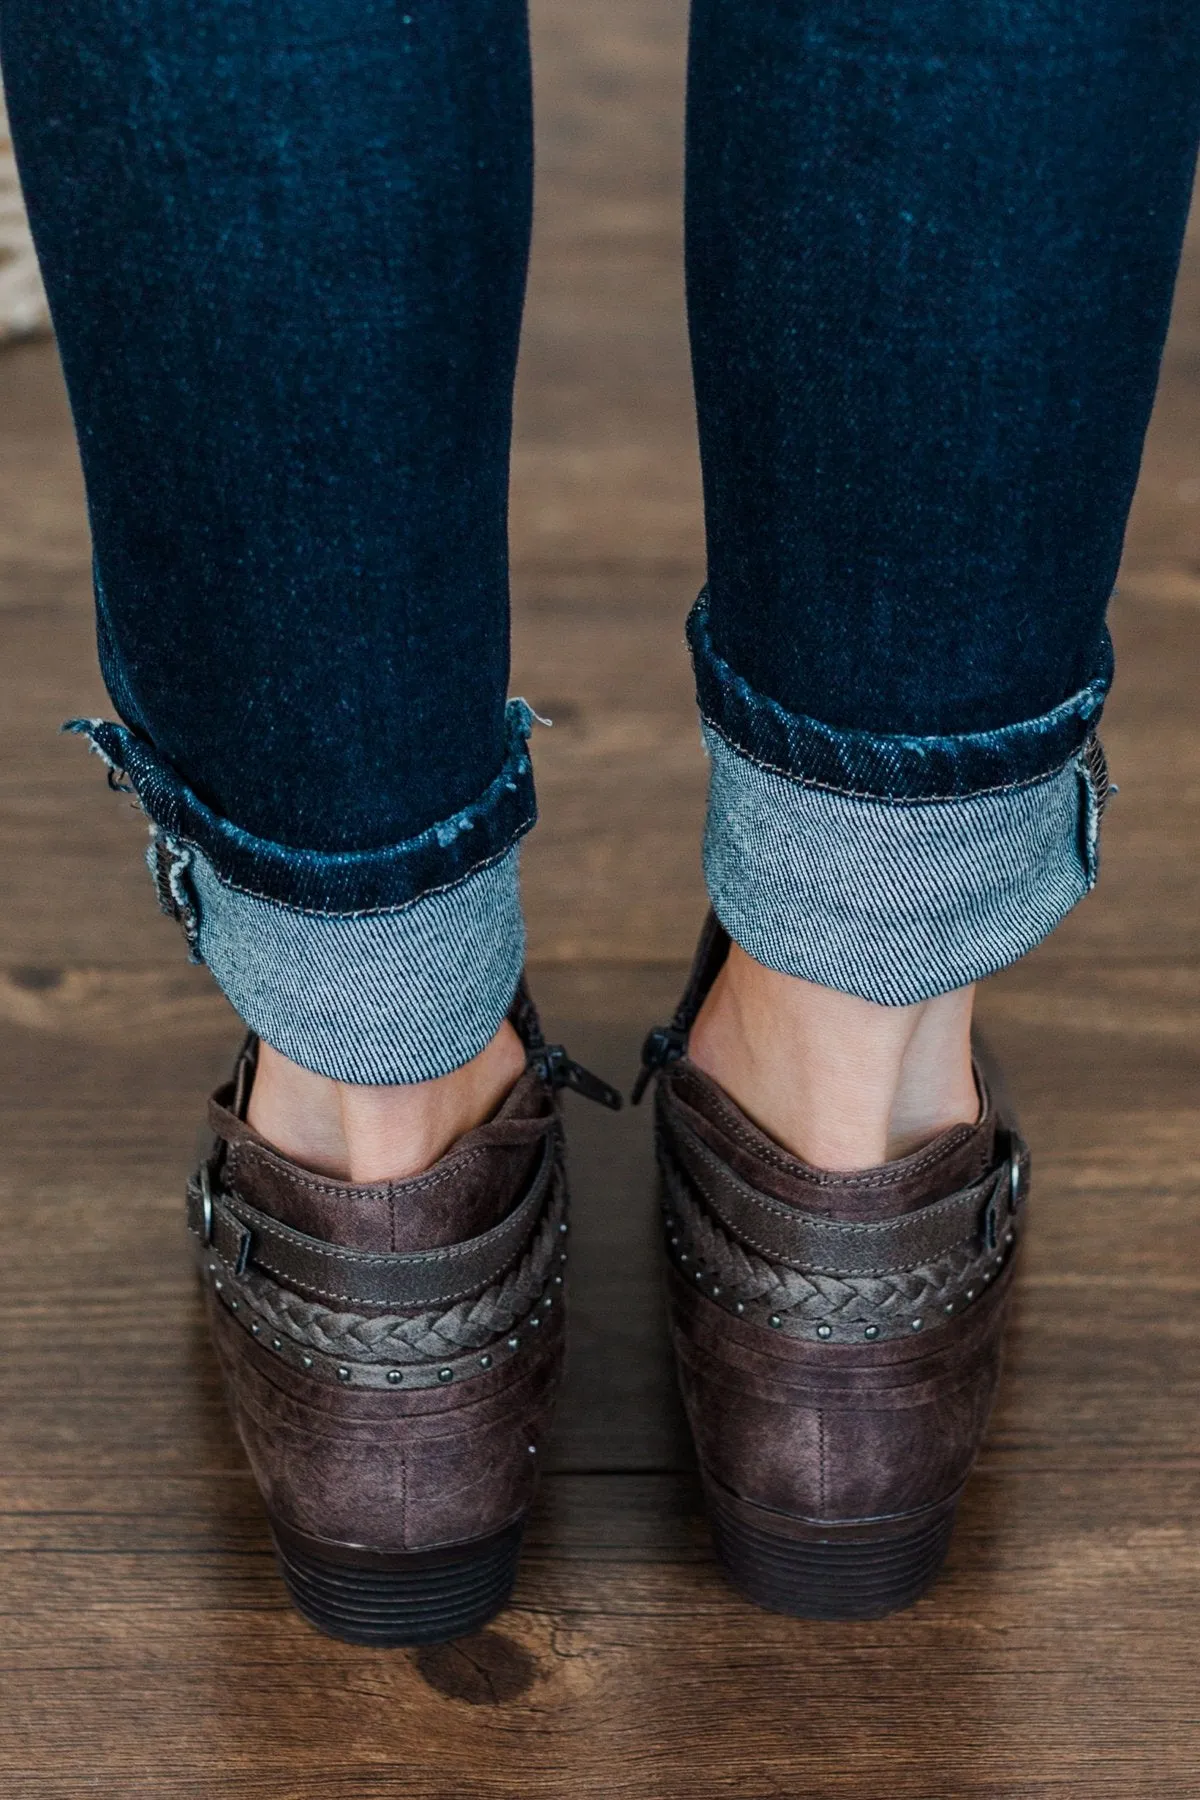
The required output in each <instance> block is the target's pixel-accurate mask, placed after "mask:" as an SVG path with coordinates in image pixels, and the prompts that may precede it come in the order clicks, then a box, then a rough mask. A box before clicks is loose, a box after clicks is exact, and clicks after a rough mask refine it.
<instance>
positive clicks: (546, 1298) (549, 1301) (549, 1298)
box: [542, 1294, 554, 1311]
mask: <svg viewBox="0 0 1200 1800" xmlns="http://www.w3.org/2000/svg"><path fill="white" fill-rule="evenodd" d="M553 1305H554V1295H553V1294H543V1295H542V1309H543V1311H544V1310H545V1308H546V1307H548V1306H553Z"/></svg>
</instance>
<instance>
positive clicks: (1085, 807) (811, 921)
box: [704, 722, 1108, 1006]
mask: <svg viewBox="0 0 1200 1800" xmlns="http://www.w3.org/2000/svg"><path fill="white" fill-rule="evenodd" d="M704 738H705V743H706V745H707V748H708V752H709V757H710V759H711V777H710V789H709V807H708V824H707V829H706V832H705V840H704V872H705V878H706V880H707V883H708V890H709V894H710V896H711V898H712V903H713V909H714V911H715V912H716V914H717V917H718V918H719V919H720V921H721V923H722V925H724V927H725V929H726V930H727V931H728V932H729V934H730V936H731V937H732V938H733V939H734V940H735V942H737V943H739V944H740V945H741V946H742V948H743V949H744V950H746V951H747V952H748V953H749V954H750V955H751V956H753V957H754V958H755V959H756V960H757V961H758V962H761V963H765V964H766V965H767V966H768V967H769V968H773V969H780V970H782V971H783V972H784V973H785V974H788V975H803V976H805V977H806V978H807V979H808V980H809V981H816V982H820V983H821V985H822V986H823V987H831V988H839V989H841V990H842V992H844V993H849V994H858V995H860V996H861V997H862V998H863V999H866V1000H875V1001H878V1002H880V1003H881V1004H883V1005H886V1006H899V1005H903V1004H905V1003H908V1002H912V1001H917V1000H927V999H929V998H930V997H931V996H933V995H934V994H942V993H947V992H949V991H950V990H951V989H952V988H956V987H964V986H965V985H966V984H967V983H968V982H972V981H976V980H978V979H979V978H980V977H982V976H984V975H989V974H991V973H992V972H993V971H995V970H996V969H1000V968H1003V967H1004V966H1005V965H1006V964H1008V963H1011V962H1014V961H1015V960H1016V959H1017V958H1018V957H1019V956H1023V955H1024V954H1025V952H1026V951H1028V950H1031V949H1032V948H1033V947H1034V945H1035V944H1037V943H1039V942H1040V941H1041V939H1042V938H1043V937H1045V936H1046V934H1047V933H1048V932H1050V931H1052V930H1053V928H1054V926H1055V925H1057V924H1058V922H1059V920H1060V919H1062V918H1063V916H1064V915H1065V914H1066V913H1067V912H1069V911H1070V909H1071V907H1073V906H1074V905H1075V904H1076V903H1077V902H1078V901H1079V900H1081V899H1082V898H1083V896H1084V895H1085V894H1086V893H1087V892H1088V890H1089V889H1090V888H1091V887H1092V886H1093V884H1094V883H1095V880H1096V874H1097V867H1098V857H1099V820H1100V814H1101V811H1102V810H1103V806H1104V802H1105V799H1106V797H1107V793H1108V782H1107V773H1106V771H1105V768H1104V762H1103V757H1102V755H1101V753H1100V750H1099V745H1098V743H1097V741H1096V739H1095V738H1094V737H1092V738H1090V739H1089V740H1088V741H1087V742H1086V743H1085V744H1084V745H1083V746H1082V747H1081V748H1080V749H1079V750H1078V751H1076V752H1075V753H1074V754H1073V755H1072V756H1070V757H1069V759H1068V760H1067V761H1066V762H1065V763H1063V764H1062V765H1061V766H1060V767H1059V768H1057V769H1055V770H1053V771H1052V772H1050V773H1049V774H1047V775H1045V776H1043V777H1041V778H1039V779H1034V780H1030V781H1027V782H1024V783H1019V784H1016V785H1012V786H1008V787H1003V788H999V789H994V790H991V791H987V792H982V793H975V794H966V795H960V796H956V797H954V798H952V799H925V800H913V799H897V798H894V797H889V798H876V797H873V796H867V795H858V794H850V793H846V792H843V791H839V790H837V789H831V788H828V787H822V786H818V785H816V784H813V783H809V782H805V781H803V780H799V779H797V778H796V777H794V776H791V775H787V774H784V773H782V772H780V771H779V770H777V769H772V768H769V767H767V766H765V765H764V764H762V763H760V762H757V761H756V760H754V759H753V758H752V757H751V756H749V755H747V754H746V753H745V752H744V751H742V750H740V749H735V748H734V747H733V745H731V744H730V743H729V742H728V740H727V739H726V738H725V737H723V736H722V734H721V733H720V732H719V731H718V730H716V729H715V727H714V726H713V725H712V724H711V723H709V722H706V723H705V725H704Z"/></svg>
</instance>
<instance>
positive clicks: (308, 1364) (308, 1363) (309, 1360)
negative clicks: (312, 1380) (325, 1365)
mask: <svg viewBox="0 0 1200 1800" xmlns="http://www.w3.org/2000/svg"><path fill="white" fill-rule="evenodd" d="M301 1360H302V1361H303V1363H304V1366H305V1368H306V1369H311V1368H312V1365H313V1359H312V1357H311V1356H305V1357H303V1358H302V1359H301Z"/></svg>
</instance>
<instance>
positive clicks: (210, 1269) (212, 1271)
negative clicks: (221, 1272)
mask: <svg viewBox="0 0 1200 1800" xmlns="http://www.w3.org/2000/svg"><path fill="white" fill-rule="evenodd" d="M208 1272H209V1274H210V1275H215V1274H216V1272H217V1265H216V1263H209V1265H208Z"/></svg>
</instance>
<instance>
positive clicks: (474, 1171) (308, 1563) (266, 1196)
mask: <svg viewBox="0 0 1200 1800" xmlns="http://www.w3.org/2000/svg"><path fill="white" fill-rule="evenodd" d="M510 1017H511V1019H512V1023H513V1024H514V1026H515V1028H516V1029H517V1031H518V1033H519V1034H520V1036H521V1038H522V1040H523V1042H524V1044H525V1048H526V1053H527V1066H526V1070H525V1073H524V1074H523V1075H522V1077H521V1079H520V1080H519V1081H518V1082H517V1084H516V1086H515V1087H514V1088H513V1090H512V1092H511V1093H510V1094H509V1096H508V1098H507V1099H506V1100H505V1102H504V1104H503V1105H502V1106H501V1107H500V1109H499V1111H498V1112H497V1113H496V1115H495V1116H494V1117H493V1118H492V1119H490V1120H489V1121H488V1122H487V1123H486V1124H484V1125H480V1126H479V1127H478V1128H477V1129H476V1130H474V1131H470V1132H468V1133H467V1134H466V1135H465V1136H464V1137H462V1138H460V1139H459V1140H458V1141H457V1143H455V1144H454V1145H453V1146H452V1148H451V1149H450V1150H449V1151H447V1153H446V1155H445V1156H443V1157H442V1158H441V1160H440V1161H439V1162H437V1163H436V1164H435V1165H434V1166H433V1167H432V1168H431V1169H428V1170H427V1171H425V1172H424V1173H423V1174H421V1175H415V1176H412V1177H410V1178H408V1179H406V1180H403V1181H393V1182H382V1183H374V1184H371V1185H369V1186H359V1185H353V1184H351V1183H349V1182H345V1181H334V1180H330V1179H328V1178H327V1177H325V1176H319V1175H314V1174H313V1173H311V1172H310V1171H309V1170H306V1169H303V1168H299V1167H297V1165H296V1164H294V1163H292V1162H289V1161H288V1160H287V1159H286V1158H285V1157H283V1156H281V1155H279V1153H278V1152H277V1151H275V1150H273V1149H272V1148H271V1147H270V1145H268V1144H267V1143H265V1142H264V1141H263V1139H262V1138H260V1137H259V1136H258V1135H257V1134H256V1133H255V1132H254V1131H252V1130H251V1128H250V1127H249V1126H248V1125H247V1124H246V1122H245V1115H246V1107H247V1102H248V1100H249V1095H250V1088H251V1085H252V1083H253V1079H254V1069H255V1060H256V1054H257V1043H256V1041H255V1040H254V1039H250V1040H249V1041H248V1043H247V1045H246V1046H245V1048H244V1049H243V1052H242V1054H241V1057H240V1058H239V1061H238V1065H237V1069H236V1072H235V1075H234V1079H233V1080H232V1081H231V1082H230V1083H229V1084H228V1086H226V1087H225V1088H222V1089H221V1090H219V1091H218V1093H217V1094H216V1095H215V1096H214V1098H213V1100H212V1101H211V1103H210V1108H209V1117H210V1122H211V1125H212V1129H213V1131H214V1132H215V1134H216V1138H215V1143H214V1146H213V1150H212V1154H211V1155H210V1156H209V1157H208V1158H207V1160H206V1161H205V1162H204V1163H203V1164H202V1165H201V1167H200V1169H199V1170H198V1171H197V1173H196V1175H195V1177H194V1178H193V1180H192V1182H191V1183H190V1184H189V1188H188V1224H189V1227H190V1229H191V1232H192V1234H193V1236H194V1238H195V1240H196V1246H197V1252H198V1256H199V1263H200V1269H201V1273H202V1277H203V1280H204V1284H205V1287H206V1289H207V1296H208V1308H209V1317H210V1321H211V1326H212V1333H213V1338H214V1341H215V1344H216V1348H217V1352H218V1355H219V1358H220V1363H221V1369H222V1373H223V1376H224V1382H225V1391H226V1395H227V1398H228V1401H229V1405H230V1409H231V1411H232V1413H233V1417H234V1419H235V1421H236V1424H237V1428H238V1432H239V1434H240V1436H241V1439H242V1443H243V1444H244V1445H245V1448H246V1454H247V1456H248V1457H249V1459H250V1465H251V1468H252V1469H253V1471H254V1475H255V1478H256V1480H257V1482H258V1485H259V1488H260V1489H261V1491H262V1495H263V1499H264V1501H265V1503H266V1509H267V1516H268V1519H269V1522H270V1528H271V1534H272V1538H273V1540H274V1544H275V1549H276V1552H277V1556H278V1560H279V1566H280V1569H281V1571H282V1574H283V1578H284V1580H285V1582H286V1583H287V1585H288V1588H289V1589H290V1591H291V1595H292V1598H293V1600H294V1601H295V1603H296V1605H297V1607H298V1608H299V1610H300V1611H301V1612H302V1613H303V1614H304V1615H305V1617H306V1618H308V1619H309V1620H310V1621H311V1622H312V1623H313V1624H314V1625H317V1626H319V1627H320V1628H321V1629H322V1630H325V1631H328V1632H331V1633H332V1634H334V1635H335V1636H337V1637H341V1638H347V1639H349V1640H351V1641H352V1642H359V1643H372V1644H419V1643H430V1642H439V1641H443V1640H445V1639H448V1638H452V1637H457V1636H459V1635H461V1634H462V1633H464V1632H469V1631H474V1630H476V1629H477V1628H478V1627H479V1626H480V1625H482V1624H483V1623H484V1622H485V1621H486V1620H487V1619H489V1618H490V1617H491V1616H492V1615H493V1614H494V1613H495V1612H497V1611H498V1610H499V1609H500V1607H502V1606H503V1605H504V1603H505V1601H506V1600H507V1598H508V1596H509V1593H510V1591H511V1589H512V1584H513V1580H514V1577H515V1574H516V1567H517V1555H518V1550H519V1548H520V1542H521V1531H522V1526H523V1523H524V1520H525V1516H526V1513H527V1512H528V1509H529V1505H530V1501H531V1499H532V1497H533V1491H534V1484H535V1479H536V1472H537V1466H538V1460H539V1457H540V1454H541V1449H542V1445H543V1442H544V1440H545V1436H546V1432H547V1430H548V1428H549V1425H550V1419H551V1414H552V1412H553V1408H554V1402H555V1396H556V1393H557V1389H558V1384H559V1377H560V1374H561V1370H562V1359H563V1328H564V1295H565V1285H564V1283H565V1274H566V1262H567V1185H566V1178H565V1172H564V1166H563V1136H562V1127H561V1123H560V1119H559V1100H558V1095H559V1090H560V1089H561V1088H562V1087H564V1086H572V1087H575V1088H577V1089H579V1090H580V1091H581V1092H584V1093H586V1094H588V1095H589V1096H590V1097H591V1098H593V1099H599V1100H601V1101H602V1102H604V1103H605V1104H606V1105H619V1104H620V1099H619V1096H618V1095H617V1094H616V1093H615V1092H614V1091H613V1090H612V1089H611V1088H609V1087H607V1085H606V1084H605V1083H603V1082H598V1081H597V1080H596V1078H595V1077H594V1076H590V1075H589V1074H588V1073H587V1072H586V1071H585V1070H582V1069H580V1068H579V1067H578V1065H577V1064H575V1063H572V1062H571V1061H570V1059H569V1058H568V1057H567V1056H566V1055H565V1053H564V1052H563V1050H562V1049H561V1047H559V1046H557V1045H547V1044H546V1043H545V1042H544V1040H543V1038H542V1033H541V1030H540V1027H539V1025H538V1020H537V1015H536V1013H535V1011H534V1009H533V1006H532V1004H531V1002H530V1001H529V999H528V996H527V994H526V993H525V992H524V989H523V988H522V990H521V992H520V993H519V994H518V997H517V1000H516V1002H515V1003H514V1006H513V1010H512V1013H511V1015H510Z"/></svg>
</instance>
